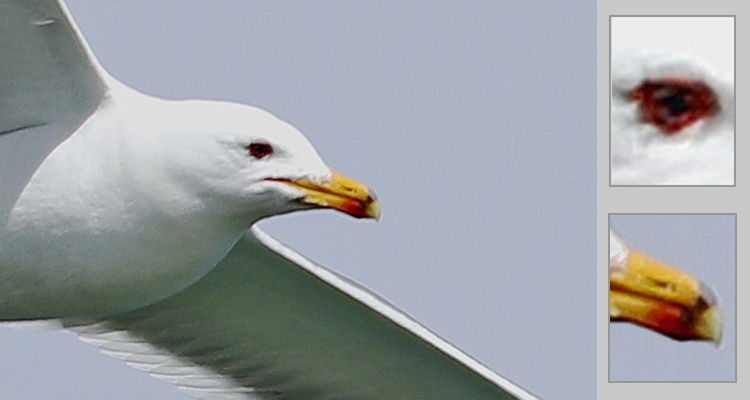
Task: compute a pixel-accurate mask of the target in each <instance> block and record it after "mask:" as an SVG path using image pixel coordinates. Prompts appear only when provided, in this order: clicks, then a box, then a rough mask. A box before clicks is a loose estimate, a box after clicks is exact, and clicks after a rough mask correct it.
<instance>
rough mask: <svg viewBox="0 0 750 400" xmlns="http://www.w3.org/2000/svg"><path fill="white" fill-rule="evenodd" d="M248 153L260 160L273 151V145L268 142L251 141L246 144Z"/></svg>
mask: <svg viewBox="0 0 750 400" xmlns="http://www.w3.org/2000/svg"><path fill="white" fill-rule="evenodd" d="M247 150H248V152H250V155H251V156H253V157H255V158H257V159H258V160H260V159H261V158H265V157H267V156H269V155H270V154H272V153H273V147H271V145H270V144H268V143H251V144H250V145H249V146H247Z"/></svg>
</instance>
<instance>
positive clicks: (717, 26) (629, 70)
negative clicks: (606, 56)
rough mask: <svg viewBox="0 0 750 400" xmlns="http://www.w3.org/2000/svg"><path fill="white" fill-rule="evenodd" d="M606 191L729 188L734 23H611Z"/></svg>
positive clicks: (618, 19) (726, 19) (717, 19)
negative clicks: (620, 188) (611, 188)
mask: <svg viewBox="0 0 750 400" xmlns="http://www.w3.org/2000/svg"><path fill="white" fill-rule="evenodd" d="M610 52H611V54H610V185H612V186H650V185H656V186H733V185H734V184H735V89H734V80H735V79H734V78H735V17H734V16H689V17H687V16H624V15H623V16H610Z"/></svg>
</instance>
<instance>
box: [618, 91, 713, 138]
mask: <svg viewBox="0 0 750 400" xmlns="http://www.w3.org/2000/svg"><path fill="white" fill-rule="evenodd" d="M629 97H630V100H632V101H635V102H637V103H638V112H639V114H640V118H641V120H642V121H644V122H646V123H650V124H653V125H655V126H656V127H657V128H659V130H661V131H662V133H664V134H665V135H667V136H671V135H674V134H677V133H679V132H680V131H681V130H682V129H684V128H686V127H688V126H690V125H692V124H694V123H696V122H698V121H700V120H701V119H703V118H705V117H707V116H710V115H713V114H716V113H717V112H718V111H719V102H718V100H717V99H716V95H715V94H714V92H713V90H711V88H710V87H709V86H708V85H707V84H705V83H704V82H702V81H696V80H681V79H658V80H646V81H644V82H643V83H642V84H641V85H640V86H638V87H637V88H635V90H633V91H632V92H630V95H629Z"/></svg>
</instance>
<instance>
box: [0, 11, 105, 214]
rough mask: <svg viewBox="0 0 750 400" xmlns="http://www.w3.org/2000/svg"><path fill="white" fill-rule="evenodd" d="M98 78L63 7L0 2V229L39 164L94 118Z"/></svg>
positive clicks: (101, 88) (100, 86)
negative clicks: (87, 120) (85, 121)
mask: <svg viewBox="0 0 750 400" xmlns="http://www.w3.org/2000/svg"><path fill="white" fill-rule="evenodd" d="M106 77H107V74H106V73H105V72H104V71H103V70H102V69H101V67H99V64H98V62H97V61H96V59H95V58H94V56H93V55H92V53H91V51H90V50H89V48H88V46H87V44H86V43H85V41H84V39H83V37H82V36H81V35H80V33H79V32H78V29H77V27H76V26H75V24H74V23H73V20H72V19H71V18H70V15H69V13H68V11H67V9H66V8H65V6H64V5H63V4H61V3H59V2H58V1H56V0H0V188H1V189H0V224H2V223H3V222H4V221H5V219H6V217H7V213H8V211H9V209H10V207H11V206H12V205H13V203H14V202H15V200H16V198H17V197H18V195H19V193H20V191H21V190H22V189H23V187H24V186H25V185H26V182H28V180H29V178H30V177H31V175H32V174H33V173H34V171H35V170H36V169H37V167H38V166H39V164H41V162H42V160H44V158H45V157H46V156H47V155H48V154H49V153H50V152H51V151H52V150H53V149H54V148H55V147H56V146H57V145H58V144H60V142H62V141H63V140H65V139H66V138H67V137H68V136H70V134H71V133H73V132H74V131H75V129H76V128H77V127H78V126H79V125H80V124H81V123H82V122H83V121H84V120H85V119H86V118H87V117H88V116H89V115H90V114H91V113H92V112H93V111H94V110H96V108H97V107H98V105H99V103H100V102H101V100H102V98H103V97H104V95H105V93H106V92H107V85H106V84H105V79H107V78H106Z"/></svg>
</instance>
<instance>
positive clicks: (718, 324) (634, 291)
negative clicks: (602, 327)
mask: <svg viewBox="0 0 750 400" xmlns="http://www.w3.org/2000/svg"><path fill="white" fill-rule="evenodd" d="M609 318H610V321H613V322H618V321H623V322H631V323H634V324H637V325H640V326H643V327H645V328H647V329H650V330H653V331H655V332H657V333H660V334H662V335H664V336H667V337H670V338H672V339H675V340H680V341H686V340H705V341H710V342H714V343H716V344H717V345H718V344H719V343H721V336H722V327H723V322H722V314H721V308H720V306H719V301H718V297H717V296H716V294H715V293H714V291H713V290H712V289H711V288H710V287H709V286H707V285H706V284H704V283H703V282H701V281H700V280H698V279H697V278H695V277H693V276H690V275H689V274H687V273H685V272H683V271H680V270H677V269H675V268H673V267H670V266H667V265H665V264H663V263H661V262H659V261H656V260H655V259H653V258H651V257H649V256H647V255H645V254H643V253H642V252H640V251H638V250H636V249H633V248H632V247H630V246H629V245H628V244H626V243H625V241H624V240H623V239H621V238H620V237H619V236H617V235H616V234H615V233H614V232H613V231H612V230H611V229H610V231H609Z"/></svg>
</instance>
